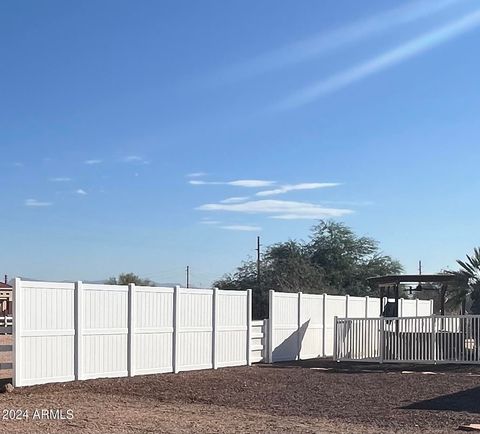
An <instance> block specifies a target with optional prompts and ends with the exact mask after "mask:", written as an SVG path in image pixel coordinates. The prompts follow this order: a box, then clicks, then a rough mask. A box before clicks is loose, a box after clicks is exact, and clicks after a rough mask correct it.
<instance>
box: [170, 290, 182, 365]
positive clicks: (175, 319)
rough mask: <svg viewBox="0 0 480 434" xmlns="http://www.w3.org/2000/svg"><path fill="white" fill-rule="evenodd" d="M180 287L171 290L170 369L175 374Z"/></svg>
mask: <svg viewBox="0 0 480 434" xmlns="http://www.w3.org/2000/svg"><path fill="white" fill-rule="evenodd" d="M179 292H180V286H178V285H177V286H175V287H174V288H173V332H172V344H173V345H172V368H173V372H174V373H175V374H176V373H177V372H178V371H179V363H178V307H179V306H178V305H179V298H180V297H179V294H178V293H179Z"/></svg>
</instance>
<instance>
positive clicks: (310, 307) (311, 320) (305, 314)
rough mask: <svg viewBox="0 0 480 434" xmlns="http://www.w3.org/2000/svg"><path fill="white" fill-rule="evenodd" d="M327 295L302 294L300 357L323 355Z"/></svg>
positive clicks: (307, 357)
mask: <svg viewBox="0 0 480 434" xmlns="http://www.w3.org/2000/svg"><path fill="white" fill-rule="evenodd" d="M324 301H325V297H323V296H318V295H313V294H302V295H301V297H300V327H299V339H300V356H299V357H300V359H310V358H313V357H322V356H323V344H324V342H323V338H324V336H323V321H322V318H323V307H324Z"/></svg>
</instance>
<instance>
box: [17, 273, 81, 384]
mask: <svg viewBox="0 0 480 434" xmlns="http://www.w3.org/2000/svg"><path fill="white" fill-rule="evenodd" d="M14 292H15V302H14V323H13V327H14V329H13V333H14V336H15V341H14V378H15V381H14V382H15V386H28V385H31V384H42V383H51V382H62V381H71V380H74V379H75V359H74V344H75V327H74V324H75V321H74V284H73V283H52V282H22V281H21V280H20V279H16V280H15V291H14Z"/></svg>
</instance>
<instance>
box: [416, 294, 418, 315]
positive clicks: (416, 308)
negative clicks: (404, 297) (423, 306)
mask: <svg viewBox="0 0 480 434" xmlns="http://www.w3.org/2000/svg"><path fill="white" fill-rule="evenodd" d="M415 316H418V298H416V299H415Z"/></svg>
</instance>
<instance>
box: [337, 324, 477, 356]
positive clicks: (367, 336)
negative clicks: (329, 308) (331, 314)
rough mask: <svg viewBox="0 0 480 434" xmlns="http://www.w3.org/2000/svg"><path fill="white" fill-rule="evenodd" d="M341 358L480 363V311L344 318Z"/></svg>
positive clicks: (339, 344) (340, 331)
mask: <svg viewBox="0 0 480 434" xmlns="http://www.w3.org/2000/svg"><path fill="white" fill-rule="evenodd" d="M334 357H335V359H336V360H338V361H365V362H371V361H374V362H380V363H383V362H385V363H395V362H398V363H409V362H412V363H432V364H433V363H472V364H474V363H480V315H451V316H430V317H410V318H372V319H366V318H341V319H337V320H336V324H335V354H334Z"/></svg>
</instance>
